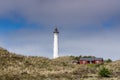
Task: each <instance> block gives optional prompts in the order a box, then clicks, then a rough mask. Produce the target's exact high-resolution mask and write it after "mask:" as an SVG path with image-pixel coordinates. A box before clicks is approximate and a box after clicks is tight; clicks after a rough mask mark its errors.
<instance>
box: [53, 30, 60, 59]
mask: <svg viewBox="0 0 120 80" xmlns="http://www.w3.org/2000/svg"><path fill="white" fill-rule="evenodd" d="M53 34H54V47H53V58H58V57H59V55H58V54H59V48H58V46H59V39H58V37H59V31H58V29H57V28H55V30H54V32H53Z"/></svg>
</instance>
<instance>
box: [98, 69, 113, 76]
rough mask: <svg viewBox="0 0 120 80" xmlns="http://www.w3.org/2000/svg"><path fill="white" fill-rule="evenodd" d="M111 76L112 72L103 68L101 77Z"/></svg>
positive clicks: (100, 73)
mask: <svg viewBox="0 0 120 80" xmlns="http://www.w3.org/2000/svg"><path fill="white" fill-rule="evenodd" d="M110 74H111V72H110V70H108V69H107V68H105V67H102V68H101V69H100V71H99V75H100V76H101V77H110Z"/></svg>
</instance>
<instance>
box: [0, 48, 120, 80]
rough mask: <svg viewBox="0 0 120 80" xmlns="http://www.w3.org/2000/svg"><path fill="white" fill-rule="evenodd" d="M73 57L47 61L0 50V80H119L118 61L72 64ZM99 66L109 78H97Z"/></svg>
mask: <svg viewBox="0 0 120 80" xmlns="http://www.w3.org/2000/svg"><path fill="white" fill-rule="evenodd" d="M74 60H76V59H75V57H74V56H65V57H59V58H57V59H48V58H45V57H37V56H29V57H27V56H22V55H16V54H14V53H10V52H8V51H7V50H5V49H3V48H0V80H119V79H120V77H119V75H120V61H115V62H111V63H105V64H99V65H94V64H89V65H79V64H73V63H72V61H74ZM101 66H105V67H106V68H107V69H109V70H110V71H111V73H112V74H111V76H110V77H109V78H104V77H103V78H102V77H99V75H98V72H99V68H101Z"/></svg>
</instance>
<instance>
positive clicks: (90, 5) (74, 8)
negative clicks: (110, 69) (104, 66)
mask: <svg viewBox="0 0 120 80" xmlns="http://www.w3.org/2000/svg"><path fill="white" fill-rule="evenodd" d="M119 7H120V1H119V0H114V1H113V0H74V1H73V0H60V1H57V0H51V1H48V0H20V1H19V0H11V1H9V0H1V1H0V46H1V47H4V48H6V49H8V50H9V51H10V52H15V53H17V54H22V55H32V56H44V57H49V58H52V54H53V52H52V50H53V30H54V28H55V27H56V26H57V27H58V29H59V31H60V35H59V39H60V45H59V51H60V52H59V53H60V56H67V55H75V56H78V55H93V56H97V57H103V58H105V59H107V58H111V59H113V60H118V59H120V42H119V41H120V36H119V34H120V8H119Z"/></svg>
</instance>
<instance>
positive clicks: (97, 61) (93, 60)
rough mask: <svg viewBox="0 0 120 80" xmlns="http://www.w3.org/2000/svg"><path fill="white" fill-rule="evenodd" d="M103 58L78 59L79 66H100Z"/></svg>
mask: <svg viewBox="0 0 120 80" xmlns="http://www.w3.org/2000/svg"><path fill="white" fill-rule="evenodd" d="M101 63H103V58H80V60H79V64H101Z"/></svg>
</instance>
